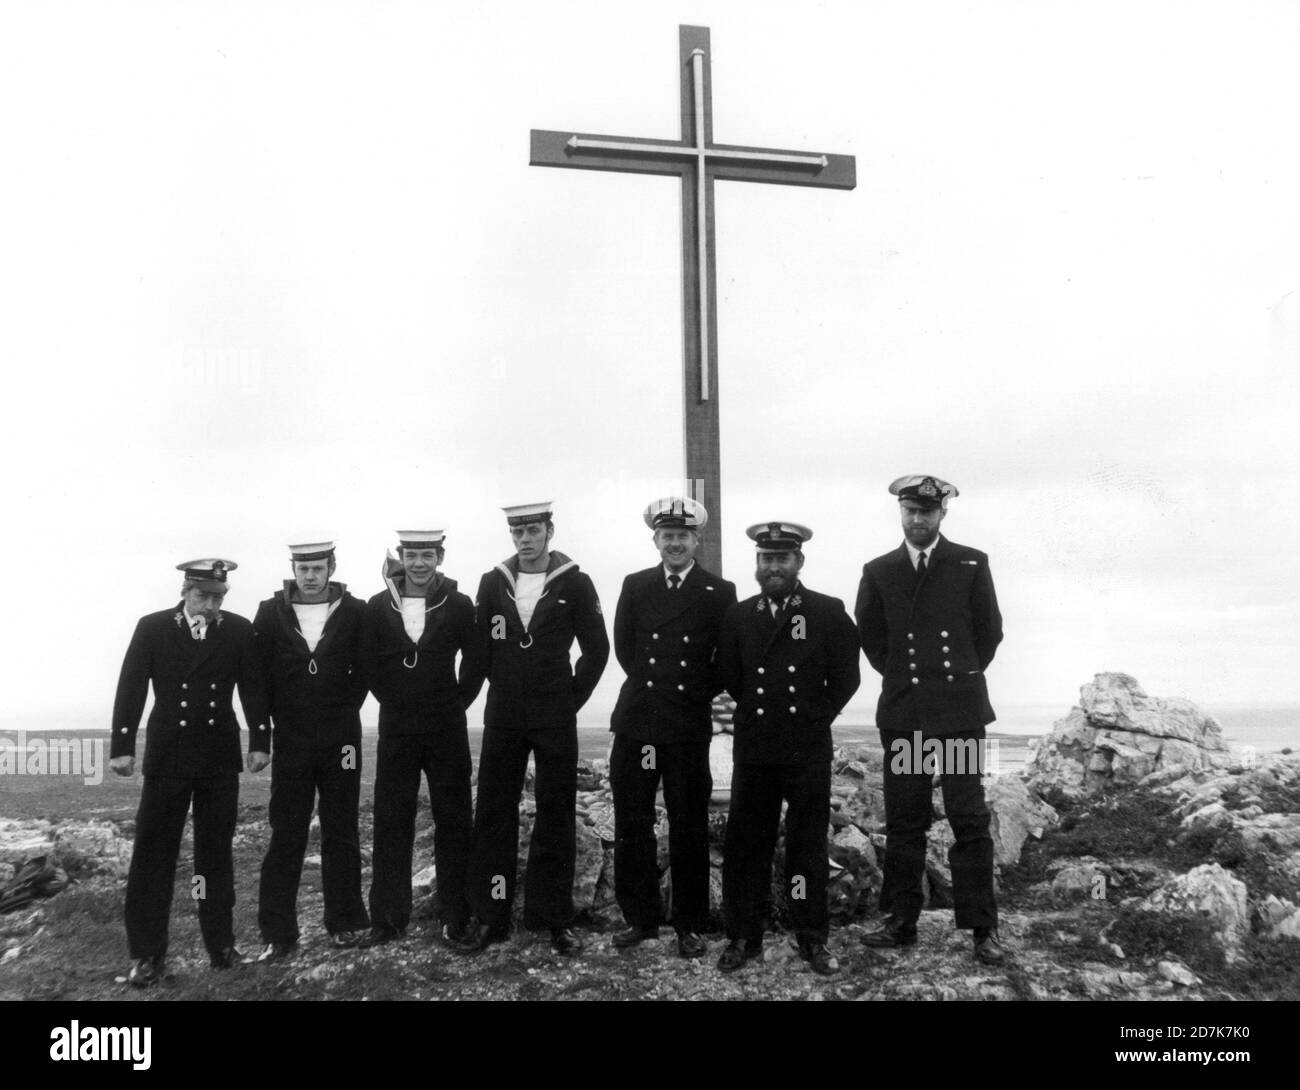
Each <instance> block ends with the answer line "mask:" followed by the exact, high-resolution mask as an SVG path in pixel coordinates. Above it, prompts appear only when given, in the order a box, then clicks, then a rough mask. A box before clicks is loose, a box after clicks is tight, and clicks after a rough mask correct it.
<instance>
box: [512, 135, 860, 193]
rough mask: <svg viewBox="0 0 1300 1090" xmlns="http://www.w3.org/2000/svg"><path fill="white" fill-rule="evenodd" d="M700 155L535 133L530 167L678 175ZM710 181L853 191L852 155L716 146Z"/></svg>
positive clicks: (656, 143)
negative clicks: (761, 183)
mask: <svg viewBox="0 0 1300 1090" xmlns="http://www.w3.org/2000/svg"><path fill="white" fill-rule="evenodd" d="M700 154H701V149H699V148H696V147H693V146H692V145H690V144H686V143H683V142H681V141H676V142H674V141H668V140H646V139H639V138H637V137H629V136H591V135H588V134H586V133H572V132H568V133H566V132H556V131H554V130H546V129H533V130H532V133H531V139H530V153H529V164H530V165H531V166H535V167H574V168H578V169H587V170H614V171H626V172H629V173H637V174H673V175H681V174H683V173H685V172H686V171H687V170H689V169H690V168H691V165H692V161H693V160H697V159H698V158H699V156H700ZM703 155H704V158H705V163H706V169H707V170H708V173H709V175H710V176H711V177H714V178H724V179H726V180H728V181H736V182H776V183H778V184H781V185H805V186H816V187H818V188H823V189H853V188H854V187H855V186H856V185H857V171H856V169H855V164H854V159H853V156H851V155H827V154H824V153H820V152H807V153H805V152H798V151H786V150H784V149H778V148H751V147H743V146H739V145H734V144H714V145H711V146H709V147H706V148H704V149H703Z"/></svg>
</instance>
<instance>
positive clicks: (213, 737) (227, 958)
mask: <svg viewBox="0 0 1300 1090" xmlns="http://www.w3.org/2000/svg"><path fill="white" fill-rule="evenodd" d="M176 567H177V569H178V570H179V571H183V572H184V573H185V578H184V581H183V583H182V584H181V600H180V602H179V603H178V604H177V605H176V607H175V608H173V609H164V610H162V611H160V612H158V613H150V614H149V615H148V616H145V617H142V618H140V621H139V623H138V624H137V625H136V627H135V633H134V635H132V637H131V643H130V646H129V647H128V648H127V652H126V658H125V659H124V660H123V662H122V672H121V675H120V676H119V678H118V682H117V697H116V699H115V700H114V703H113V728H112V729H113V737H112V742H111V743H110V750H109V757H110V762H109V765H110V767H111V768H112V769H113V771H114V772H116V773H117V774H118V775H119V776H130V775H131V774H132V773H133V772H134V771H135V736H136V731H137V730H138V729H139V726H140V716H141V715H142V714H143V712H144V705H145V701H146V700H147V699H148V696H149V685H150V683H151V682H152V683H153V695H154V704H153V710H152V711H151V712H150V713H149V723H148V734H147V737H146V745H145V754H144V788H143V790H142V791H141V793H140V809H139V810H138V812H137V813H136V819H135V845H134V848H133V850H132V853H131V869H130V873H129V874H128V876H127V880H126V934H127V942H128V944H129V945H130V950H131V957H132V959H133V960H134V964H133V965H132V967H131V973H130V977H129V980H130V983H131V985H132V987H137V988H145V987H149V986H150V985H153V984H157V983H158V981H159V979H160V978H161V977H162V975H163V972H164V967H165V957H166V954H167V923H168V919H169V917H170V915H171V903H172V892H173V885H174V882H175V877H176V857H177V855H178V853H179V852H180V847H181V837H182V835H183V833H184V832H185V816H186V814H187V813H188V812H189V809H190V802H191V800H193V803H194V881H193V885H192V886H191V893H192V895H193V896H194V898H195V900H197V901H198V906H199V930H200V931H201V932H202V935H203V945H204V946H205V947H206V948H207V951H208V957H209V962H210V964H211V966H212V968H214V969H229V968H231V967H233V966H234V965H237V964H239V963H240V962H242V961H243V955H242V954H241V953H240V952H239V951H238V950H237V949H235V931H234V909H235V869H234V858H233V852H232V847H231V845H232V841H233V839H234V835H235V822H236V819H237V817H238V811H239V773H240V770H241V768H242V762H241V759H240V753H239V750H240V745H239V721H238V720H237V719H236V718H235V711H234V708H233V707H232V705H231V698H232V696H233V694H234V690H235V686H236V685H238V687H239V701H240V704H242V705H243V709H244V719H245V721H246V722H247V724H248V731H249V757H250V761H251V759H252V758H253V756H254V755H255V754H259V753H260V754H263V755H265V753H266V752H267V751H268V750H269V749H270V744H271V741H270V739H271V736H270V732H269V731H268V730H267V720H268V717H267V713H266V706H265V702H266V701H265V693H264V690H263V683H262V678H261V674H260V671H259V670H258V664H257V656H256V654H255V653H254V650H253V626H252V625H251V624H250V623H249V622H248V620H247V619H246V618H244V617H240V616H239V615H238V614H235V613H227V612H225V611H224V610H222V608H221V603H222V601H223V600H224V599H225V596H226V591H227V590H228V589H229V579H228V575H229V573H230V572H232V571H234V570H235V569H236V568H237V567H238V565H237V564H236V563H235V562H234V561H233V560H222V559H218V558H212V559H204V560H190V561H187V562H185V563H183V564H177V565H176Z"/></svg>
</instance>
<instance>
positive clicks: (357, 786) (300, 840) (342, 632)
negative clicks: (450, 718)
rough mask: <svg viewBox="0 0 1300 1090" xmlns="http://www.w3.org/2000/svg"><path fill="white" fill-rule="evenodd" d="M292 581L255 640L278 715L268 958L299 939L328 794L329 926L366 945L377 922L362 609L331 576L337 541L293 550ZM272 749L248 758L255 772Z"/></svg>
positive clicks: (265, 927) (338, 938)
mask: <svg viewBox="0 0 1300 1090" xmlns="http://www.w3.org/2000/svg"><path fill="white" fill-rule="evenodd" d="M289 564H290V569H291V571H292V572H293V578H292V579H286V580H285V582H284V587H283V589H282V590H281V591H280V592H279V593H278V594H276V595H275V596H273V597H271V598H267V599H266V600H265V601H264V602H262V603H261V605H259V606H258V608H257V615H256V616H255V617H254V618H253V646H254V648H255V649H256V651H257V656H258V661H259V663H260V666H261V670H262V676H263V677H264V678H265V680H266V687H267V699H268V703H269V711H270V713H271V721H272V733H271V748H272V753H274V755H275V760H274V763H273V764H272V765H271V803H270V806H269V808H268V815H269V819H270V824H271V844H270V846H269V847H268V848H267V852H266V858H265V859H264V860H263V861H262V874H261V882H260V887H259V890H258V902H257V923H258V927H259V928H260V929H261V932H262V942H263V943H264V944H265V948H264V949H263V951H262V956H261V958H259V960H261V961H275V960H279V959H281V958H285V957H289V956H290V955H292V954H293V952H294V950H295V949H296V948H297V945H298V911H297V899H298V883H299V881H300V880H301V878H302V863H303V856H304V854H305V853H306V851H307V838H308V833H309V831H310V828H311V815H312V809H313V807H314V806H315V804H316V797H317V795H318V794H319V796H320V844H321V852H320V855H321V885H322V886H323V888H324V896H325V930H326V931H327V932H328V933H329V935H330V937H331V940H332V942H333V944H334V945H335V946H339V947H349V946H357V945H359V944H360V943H361V942H362V941H363V940H364V938H365V931H366V929H367V928H368V927H369V926H370V920H369V918H368V917H367V916H366V906H365V902H364V901H363V900H362V898H361V845H360V840H359V837H358V835H357V808H358V804H359V802H360V799H361V712H360V708H361V705H362V703H363V702H364V701H365V699H366V685H365V682H364V680H363V679H362V677H361V668H360V663H359V659H358V656H359V653H360V645H361V626H362V620H363V618H364V616H365V607H364V606H362V604H361V602H359V601H358V600H357V599H356V598H354V597H353V596H352V595H351V594H349V593H348V588H347V586H346V584H344V583H337V582H333V581H332V580H331V579H330V576H332V575H333V574H334V568H335V560H334V543H333V542H332V541H316V542H306V543H302V544H298V545H290V546H289ZM268 759H269V758H268V757H267V755H266V754H262V753H255V754H252V755H250V757H249V768H250V769H251V770H252V771H253V772H259V771H261V769H262V768H263V767H264V766H265V764H266V762H267V761H268Z"/></svg>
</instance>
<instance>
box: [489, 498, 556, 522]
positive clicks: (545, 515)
mask: <svg viewBox="0 0 1300 1090" xmlns="http://www.w3.org/2000/svg"><path fill="white" fill-rule="evenodd" d="M553 503H554V501H553V500H542V501H541V502H540V503H517V504H515V505H514V506H513V507H503V508H501V510H502V511H504V512H505V513H506V524H507V525H509V526H524V525H526V524H528V523H530V522H546V521H548V520H549V519H550V517H551V505H552V504H553Z"/></svg>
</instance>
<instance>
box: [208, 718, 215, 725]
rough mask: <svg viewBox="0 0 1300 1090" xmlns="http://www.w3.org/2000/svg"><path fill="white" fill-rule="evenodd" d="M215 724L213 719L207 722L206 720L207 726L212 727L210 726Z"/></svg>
mask: <svg viewBox="0 0 1300 1090" xmlns="http://www.w3.org/2000/svg"><path fill="white" fill-rule="evenodd" d="M215 723H216V720H215V719H209V720H208V726H212V725H213V724H215Z"/></svg>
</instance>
